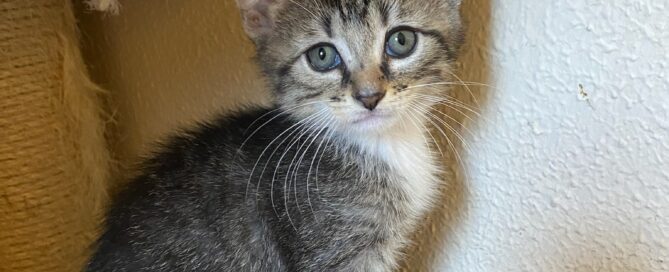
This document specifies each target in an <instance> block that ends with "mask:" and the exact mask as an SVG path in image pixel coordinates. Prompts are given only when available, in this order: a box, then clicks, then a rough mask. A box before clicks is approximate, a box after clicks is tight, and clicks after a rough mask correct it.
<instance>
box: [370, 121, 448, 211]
mask: <svg viewBox="0 0 669 272" xmlns="http://www.w3.org/2000/svg"><path fill="white" fill-rule="evenodd" d="M423 133H424V132H423V131H422V130H416V129H407V130H398V131H397V132H395V133H388V134H383V135H372V136H368V137H361V138H359V139H360V140H359V142H358V144H359V146H360V147H361V148H362V149H363V150H364V152H366V153H367V154H371V155H372V156H375V157H377V158H379V159H381V160H382V161H384V162H385V163H387V164H388V166H389V167H390V170H391V171H393V173H391V174H389V175H388V176H390V177H391V182H393V183H394V184H393V185H394V186H395V187H396V188H398V189H399V190H400V191H401V192H403V193H404V195H405V196H406V199H407V201H406V203H395V204H403V205H405V207H404V208H405V209H406V211H407V212H408V213H409V214H410V216H412V217H418V216H422V215H423V213H424V212H425V211H426V210H427V209H428V208H429V206H430V203H431V202H432V199H433V198H434V196H435V194H436V192H437V187H438V173H439V167H438V166H437V165H436V159H435V156H434V154H433V152H432V151H431V150H430V147H429V146H428V141H427V139H428V138H426V137H425V135H424V134H423Z"/></svg>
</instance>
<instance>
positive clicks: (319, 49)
mask: <svg viewBox="0 0 669 272" xmlns="http://www.w3.org/2000/svg"><path fill="white" fill-rule="evenodd" d="M307 60H308V61H309V64H310V65H311V68H313V69H314V70H315V71H318V72H327V71H330V70H333V69H335V68H337V67H339V65H340V64H341V57H340V56H339V53H338V52H337V49H335V48H334V46H332V45H329V44H319V45H316V46H314V47H312V48H311V49H309V51H307Z"/></svg>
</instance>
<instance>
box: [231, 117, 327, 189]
mask: <svg viewBox="0 0 669 272" xmlns="http://www.w3.org/2000/svg"><path fill="white" fill-rule="evenodd" d="M315 115H316V114H312V115H311V116H309V117H307V118H305V119H303V120H301V121H299V122H297V123H295V124H293V125H292V126H290V127H289V128H287V129H285V130H284V131H283V132H281V133H280V134H279V135H278V136H277V137H276V138H274V140H272V141H271V142H270V143H269V144H268V145H267V146H266V147H265V149H263V151H262V152H261V153H260V156H258V159H257V160H256V162H255V164H254V165H253V168H252V169H251V173H250V174H249V180H248V181H247V184H246V193H245V196H244V198H245V199H246V198H247V197H248V192H249V186H250V184H251V179H252V178H253V174H254V173H255V170H256V168H257V167H258V164H259V163H260V160H261V159H262V157H263V156H264V155H265V153H266V152H267V150H269V148H270V146H272V144H274V143H275V142H276V141H278V140H279V139H280V138H281V137H282V136H283V135H284V134H286V133H288V131H291V130H293V128H295V127H297V126H300V124H302V123H304V122H307V121H308V120H309V119H310V118H311V117H313V116H315ZM270 158H271V157H270ZM260 177H261V178H262V174H261V175H260Z"/></svg>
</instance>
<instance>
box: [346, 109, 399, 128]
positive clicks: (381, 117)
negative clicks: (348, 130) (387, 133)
mask: <svg viewBox="0 0 669 272" xmlns="http://www.w3.org/2000/svg"><path fill="white" fill-rule="evenodd" d="M390 117H391V115H390V114H388V113H381V112H378V111H370V112H366V113H363V114H360V115H359V116H358V117H357V118H356V119H354V120H353V122H352V123H353V124H354V125H362V126H378V125H382V124H383V123H385V122H387V121H388V119H390Z"/></svg>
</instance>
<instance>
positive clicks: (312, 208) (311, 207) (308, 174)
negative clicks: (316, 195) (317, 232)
mask: <svg viewBox="0 0 669 272" xmlns="http://www.w3.org/2000/svg"><path fill="white" fill-rule="evenodd" d="M332 122H334V118H333V121H332ZM332 122H331V123H332ZM328 126H329V125H328ZM332 133H333V132H332V131H330V133H329V135H328V136H324V137H322V139H321V142H320V143H319V144H318V147H317V148H316V151H315V152H314V156H313V158H312V159H311V163H310V164H309V171H308V172H307V201H308V202H309V208H310V209H311V214H312V215H313V216H314V220H318V219H317V218H316V213H315V212H314V206H313V205H312V204H311V195H310V192H309V177H310V176H311V170H312V169H313V166H314V162H315V161H316V157H318V152H319V151H320V150H321V147H323V143H325V140H326V139H328V142H330V140H329V138H330V137H331V136H332ZM323 152H325V150H323ZM319 163H320V160H319ZM316 178H318V177H316ZM316 190H318V188H317V189H316Z"/></svg>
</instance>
